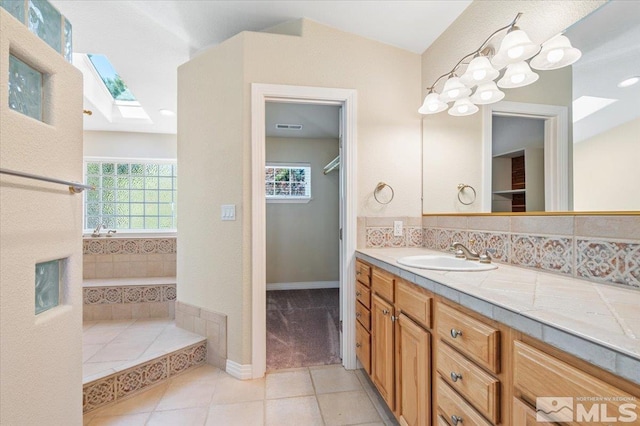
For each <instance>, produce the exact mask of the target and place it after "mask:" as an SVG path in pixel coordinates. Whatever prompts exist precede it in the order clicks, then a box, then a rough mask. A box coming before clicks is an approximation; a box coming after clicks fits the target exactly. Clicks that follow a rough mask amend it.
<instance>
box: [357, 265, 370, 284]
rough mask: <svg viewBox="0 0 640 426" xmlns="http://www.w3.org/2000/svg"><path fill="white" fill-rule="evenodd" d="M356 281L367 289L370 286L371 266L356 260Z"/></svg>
mask: <svg viewBox="0 0 640 426" xmlns="http://www.w3.org/2000/svg"><path fill="white" fill-rule="evenodd" d="M356 279H357V280H358V281H360V282H361V283H362V284H364V285H366V286H367V287H370V286H371V266H369V265H367V264H366V263H364V262H362V261H360V260H357V259H356Z"/></svg>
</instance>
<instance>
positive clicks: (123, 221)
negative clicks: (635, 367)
mask: <svg viewBox="0 0 640 426" xmlns="http://www.w3.org/2000/svg"><path fill="white" fill-rule="evenodd" d="M176 170H177V165H176V163H175V162H166V163H157V162H154V163H147V162H140V161H136V162H133V161H131V162H125V161H122V160H121V161H86V162H85V175H86V183H87V184H88V185H94V186H95V187H96V190H95V191H85V192H84V194H85V196H84V197H85V198H84V229H85V231H92V230H93V229H95V228H96V227H97V226H98V224H100V223H102V224H104V226H105V227H107V228H108V229H117V230H124V231H158V230H175V229H176V208H175V206H176V188H177V186H176V183H177V174H176Z"/></svg>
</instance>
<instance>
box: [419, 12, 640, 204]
mask: <svg viewBox="0 0 640 426" xmlns="http://www.w3.org/2000/svg"><path fill="white" fill-rule="evenodd" d="M565 34H566V36H567V37H568V38H569V39H570V40H571V43H572V44H573V46H575V47H577V48H578V49H580V50H581V51H582V58H581V59H580V60H579V61H578V62H576V63H575V64H573V65H572V66H571V67H567V68H564V69H560V70H555V71H541V72H540V79H539V80H538V82H536V83H534V84H532V85H531V86H527V87H524V88H520V89H513V93H511V91H507V97H506V98H505V99H506V100H505V101H502V102H500V103H497V104H492V105H490V106H484V107H482V108H481V110H480V112H479V113H476V114H475V115H474V116H472V117H464V120H461V119H460V118H459V117H451V116H448V115H447V114H446V113H440V114H437V115H432V116H425V118H424V147H423V148H424V149H423V213H425V214H434V213H441V214H445V213H488V212H539V211H547V212H549V211H576V212H596V211H640V82H637V83H636V84H632V83H633V81H634V80H630V79H632V78H633V77H638V78H640V65H639V64H640V2H635V1H611V2H608V3H606V4H604V5H603V6H601V7H600V8H598V9H597V10H595V11H594V12H592V13H591V14H589V15H587V16H586V17H584V18H583V19H581V20H580V21H578V22H576V23H575V24H573V25H571V26H570V27H569V28H567V29H566V31H565ZM636 80H637V78H636ZM516 180H518V182H516ZM461 185H468V186H470V187H472V188H473V189H471V188H469V187H468V186H461ZM460 188H462V189H460ZM474 192H475V194H474Z"/></svg>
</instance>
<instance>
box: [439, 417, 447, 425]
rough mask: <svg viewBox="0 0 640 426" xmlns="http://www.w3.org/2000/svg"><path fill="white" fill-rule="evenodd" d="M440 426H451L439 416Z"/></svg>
mask: <svg viewBox="0 0 640 426" xmlns="http://www.w3.org/2000/svg"><path fill="white" fill-rule="evenodd" d="M438 426H449V423H448V422H447V421H446V420H445V419H444V417H442V416H438Z"/></svg>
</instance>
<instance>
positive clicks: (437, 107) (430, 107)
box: [418, 92, 449, 114]
mask: <svg viewBox="0 0 640 426" xmlns="http://www.w3.org/2000/svg"><path fill="white" fill-rule="evenodd" d="M448 107H449V106H448V105H447V104H446V103H444V102H442V101H441V100H440V95H438V94H437V93H435V92H432V93H429V94H428V95H427V96H426V97H425V98H424V102H423V103H422V106H421V107H420V108H419V109H418V112H419V113H420V114H436V113H438V112H441V111H444V110H445V109H447V108H448Z"/></svg>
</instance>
